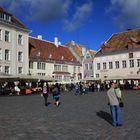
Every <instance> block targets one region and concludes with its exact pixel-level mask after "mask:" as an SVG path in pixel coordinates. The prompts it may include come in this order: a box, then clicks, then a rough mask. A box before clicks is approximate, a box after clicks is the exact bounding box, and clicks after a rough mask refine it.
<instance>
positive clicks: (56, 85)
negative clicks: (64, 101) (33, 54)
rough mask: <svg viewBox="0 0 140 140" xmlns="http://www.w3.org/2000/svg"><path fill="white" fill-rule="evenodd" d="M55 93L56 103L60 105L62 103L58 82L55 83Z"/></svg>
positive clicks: (53, 91)
mask: <svg viewBox="0 0 140 140" xmlns="http://www.w3.org/2000/svg"><path fill="white" fill-rule="evenodd" d="M52 93H53V99H55V105H56V106H57V107H58V106H59V105H60V101H59V99H60V86H59V85H58V83H56V84H55V87H54V89H53V90H52Z"/></svg>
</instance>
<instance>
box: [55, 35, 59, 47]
mask: <svg viewBox="0 0 140 140" xmlns="http://www.w3.org/2000/svg"><path fill="white" fill-rule="evenodd" d="M54 44H55V46H56V47H58V45H59V41H58V37H55V38H54Z"/></svg>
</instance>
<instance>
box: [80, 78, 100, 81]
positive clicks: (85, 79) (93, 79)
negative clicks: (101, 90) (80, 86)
mask: <svg viewBox="0 0 140 140" xmlns="http://www.w3.org/2000/svg"><path fill="white" fill-rule="evenodd" d="M100 80H101V79H100V78H94V77H86V78H84V79H82V80H81V81H100Z"/></svg>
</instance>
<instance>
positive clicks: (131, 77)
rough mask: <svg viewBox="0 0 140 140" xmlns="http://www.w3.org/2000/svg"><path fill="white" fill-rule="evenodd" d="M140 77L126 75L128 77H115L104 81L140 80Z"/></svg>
mask: <svg viewBox="0 0 140 140" xmlns="http://www.w3.org/2000/svg"><path fill="white" fill-rule="evenodd" d="M139 79H140V75H126V76H114V77H108V78H105V79H104V80H139Z"/></svg>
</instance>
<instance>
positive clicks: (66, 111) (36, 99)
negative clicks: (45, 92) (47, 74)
mask: <svg viewBox="0 0 140 140" xmlns="http://www.w3.org/2000/svg"><path fill="white" fill-rule="evenodd" d="M123 96H124V103H125V107H124V108H123V109H122V117H123V126H122V127H116V128H114V127H113V126H112V125H111V124H110V121H111V117H110V109H109V106H108V105H107V102H108V100H107V96H106V92H101V93H89V94H87V95H78V96H75V95H74V94H72V93H63V94H62V96H61V102H62V104H61V105H60V106H59V107H56V106H55V105H54V101H53V99H52V96H51V95H50V96H49V99H48V101H49V102H50V105H49V106H48V107H46V106H44V99H43V97H41V96H40V95H33V96H7V97H2V96H1V97H0V140H140V91H123Z"/></svg>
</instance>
